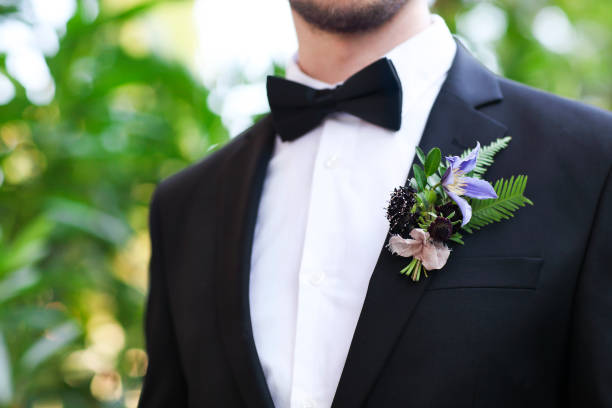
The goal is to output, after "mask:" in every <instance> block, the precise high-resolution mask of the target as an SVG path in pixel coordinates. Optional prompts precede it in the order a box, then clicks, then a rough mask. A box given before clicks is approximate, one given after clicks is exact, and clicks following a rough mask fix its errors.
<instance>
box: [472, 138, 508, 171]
mask: <svg viewBox="0 0 612 408" xmlns="http://www.w3.org/2000/svg"><path fill="white" fill-rule="evenodd" d="M510 140H512V137H510V136H506V137H502V138H499V139H496V140H494V141H493V142H491V144H489V145H487V146H483V147H481V148H480V153H479V154H478V159H477V160H476V167H474V170H472V171H471V172H470V175H471V176H472V177H476V178H481V177H482V175H483V174H484V173H485V172H486V171H487V167H489V166H490V165H492V164H493V162H494V159H493V157H494V156H495V155H496V154H497V153H498V152H500V151H501V150H503V149H505V148H506V147H508V144H509V143H510ZM472 150H473V149H468V150H466V151H465V152H463V153H462V154H461V157H462V158H465V157H466V156H467V155H468V154H470V152H471V151H472Z"/></svg>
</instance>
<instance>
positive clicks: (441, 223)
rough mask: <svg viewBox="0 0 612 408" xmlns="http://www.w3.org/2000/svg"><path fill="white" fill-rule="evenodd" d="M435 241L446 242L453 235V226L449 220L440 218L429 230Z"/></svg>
mask: <svg viewBox="0 0 612 408" xmlns="http://www.w3.org/2000/svg"><path fill="white" fill-rule="evenodd" d="M427 232H429V235H430V236H431V238H433V240H434V241H440V242H446V241H448V239H449V238H450V237H451V235H453V224H452V223H451V221H450V220H449V219H448V218H444V217H438V218H436V219H435V220H433V222H432V223H431V224H429V228H427Z"/></svg>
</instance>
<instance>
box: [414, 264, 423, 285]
mask: <svg viewBox="0 0 612 408" xmlns="http://www.w3.org/2000/svg"><path fill="white" fill-rule="evenodd" d="M421 266H422V265H421V261H419V260H417V262H416V266H415V267H414V270H413V271H412V280H413V281H414V282H418V281H419V279H420V277H421Z"/></svg>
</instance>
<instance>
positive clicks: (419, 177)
mask: <svg viewBox="0 0 612 408" xmlns="http://www.w3.org/2000/svg"><path fill="white" fill-rule="evenodd" d="M412 170H413V171H414V178H415V179H416V182H417V186H419V190H424V189H425V186H426V185H427V177H425V172H424V171H423V168H422V167H421V166H419V165H418V164H414V165H412Z"/></svg>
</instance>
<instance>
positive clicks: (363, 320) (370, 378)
mask: <svg viewBox="0 0 612 408" xmlns="http://www.w3.org/2000/svg"><path fill="white" fill-rule="evenodd" d="M501 99H502V95H501V91H500V89H499V85H498V83H497V79H496V78H495V76H494V75H493V74H491V73H490V72H489V71H487V70H486V69H485V68H484V67H483V66H482V65H480V63H478V62H477V61H476V60H475V59H474V58H473V57H472V56H471V55H469V53H468V52H467V51H466V50H465V49H463V47H462V46H461V45H460V44H458V46H457V54H456V55H455V59H454V61H453V64H452V66H451V68H450V70H449V73H448V76H447V79H446V81H445V82H444V84H443V86H442V89H441V90H440V93H439V94H438V97H437V99H436V102H435V103H434V105H433V107H432V110H431V113H430V115H429V118H428V121H427V125H426V127H425V130H424V133H423V136H422V138H421V142H420V143H419V146H420V147H421V148H422V149H423V150H424V151H425V152H427V151H428V150H429V149H431V148H432V147H434V146H437V147H439V148H440V149H441V150H442V152H443V153H444V154H446V155H456V154H459V153H460V152H461V151H463V150H464V149H465V148H467V147H473V146H475V144H476V141H477V140H478V141H480V143H481V144H483V145H484V144H488V143H489V142H490V141H492V140H494V139H496V138H498V137H502V136H503V135H504V134H505V132H506V128H505V127H504V126H503V125H502V124H500V123H498V122H496V121H494V120H493V119H491V118H489V117H488V116H486V115H485V114H483V113H482V112H480V111H479V110H478V108H480V107H482V106H484V105H489V104H492V103H496V102H499V101H500V100H501ZM410 177H412V171H411V174H410V175H409V178H410ZM387 239H388V236H387ZM385 243H386V240H385ZM455 252H457V251H455ZM406 264H407V262H406V258H402V257H399V256H395V255H391V253H390V252H389V251H388V250H387V249H386V247H385V246H383V248H382V250H381V252H380V255H379V258H378V262H377V264H376V266H375V268H374V272H373V274H372V277H371V279H370V283H369V286H368V292H367V294H366V298H365V301H364V305H363V308H362V310H361V315H360V317H359V320H358V323H357V327H356V329H355V333H354V335H353V340H352V343H351V346H350V349H349V353H348V356H347V359H346V362H345V365H344V370H343V372H342V376H341V378H340V382H339V385H338V388H337V390H336V395H335V397H334V401H333V405H332V406H333V407H358V406H362V405H363V404H364V403H365V401H366V399H367V396H368V394H369V392H370V390H371V388H372V386H373V384H374V382H375V381H376V378H377V377H378V376H379V374H380V372H381V370H382V368H383V366H384V364H385V362H386V360H387V359H388V358H389V356H390V354H391V351H392V350H393V347H394V345H395V344H396V342H397V341H398V339H399V337H400V334H401V333H402V331H403V328H404V327H405V326H406V325H407V324H408V322H409V320H410V316H411V315H412V314H413V312H414V309H415V307H416V306H417V304H418V303H419V300H420V298H421V296H422V295H423V292H424V290H425V288H426V287H427V285H428V283H429V282H430V280H431V279H433V278H435V273H437V272H434V275H432V276H431V277H430V278H429V279H423V280H421V281H420V282H418V283H415V282H412V281H411V280H410V279H409V278H407V277H404V276H401V275H400V274H399V273H398V272H399V271H400V270H401V269H402V268H403V267H404V266H406ZM440 273H443V272H442V271H441V272H440Z"/></svg>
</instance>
